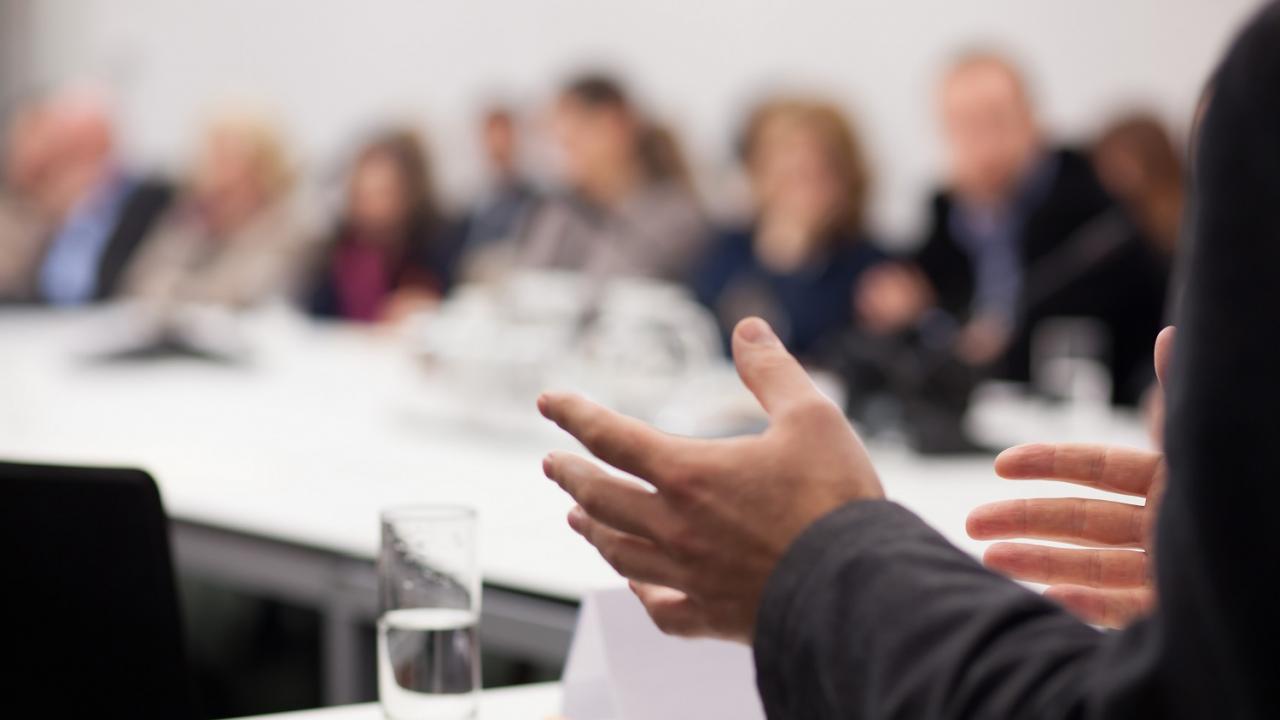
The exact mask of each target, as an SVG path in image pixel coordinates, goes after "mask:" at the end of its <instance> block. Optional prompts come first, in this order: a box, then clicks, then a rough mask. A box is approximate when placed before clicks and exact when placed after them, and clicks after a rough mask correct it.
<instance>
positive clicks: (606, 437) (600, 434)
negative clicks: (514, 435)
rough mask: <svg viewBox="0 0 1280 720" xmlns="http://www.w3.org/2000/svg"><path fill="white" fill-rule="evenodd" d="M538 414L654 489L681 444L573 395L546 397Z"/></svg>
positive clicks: (544, 395) (561, 394)
mask: <svg viewBox="0 0 1280 720" xmlns="http://www.w3.org/2000/svg"><path fill="white" fill-rule="evenodd" d="M538 410H539V411H540V412H541V413H542V415H543V416H544V417H546V418H547V419H548V420H551V421H552V422H554V423H555V424H557V425H559V426H560V427H561V428H563V429H564V430H565V432H568V433H569V434H570V435H572V436H574V437H575V438H577V439H578V441H579V442H581V443H582V444H583V446H585V447H586V448H587V450H589V451H590V452H591V454H592V455H595V456H596V457H598V458H600V459H601V460H603V461H605V462H607V463H609V464H610V465H612V466H614V467H616V468H618V469H620V470H623V471H625V472H629V473H631V474H633V475H636V476H638V477H641V478H644V479H645V480H647V481H649V482H651V483H653V484H654V485H655V486H656V485H659V484H660V482H661V478H660V472H659V466H660V464H661V459H662V458H666V457H669V456H670V455H671V454H672V453H673V452H675V450H676V448H677V446H678V445H679V443H680V440H681V439H680V438H676V437H672V436H670V435H666V434H664V433H661V432H659V431H658V430H655V429H654V428H652V427H650V426H649V425H646V424H645V423H643V422H640V421H639V420H636V419H635V418H630V417H627V416H625V415H622V414H621V413H617V412H614V411H612V410H610V409H608V408H606V407H604V406H602V405H599V404H597V403H594V402H591V401H590V400H587V399H586V398H584V397H582V396H580V395H575V394H573V393H555V392H548V393H543V394H542V395H541V396H540V397H539V398H538Z"/></svg>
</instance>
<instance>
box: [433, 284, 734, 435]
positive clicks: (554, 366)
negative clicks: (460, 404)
mask: <svg viewBox="0 0 1280 720" xmlns="http://www.w3.org/2000/svg"><path fill="white" fill-rule="evenodd" d="M718 343H719V340H718V335H717V331H716V327H715V320H714V319H713V318H712V317H711V316H710V315H709V314H708V313H707V311H706V310H705V309H704V308H703V307H702V306H701V305H699V304H698V303H697V302H696V301H695V300H694V299H693V298H692V296H690V295H689V294H688V293H686V292H685V291H684V290H683V289H682V288H680V287H678V286H675V285H671V284H668V283H663V282H660V281H653V280H638V279H622V278H612V279H609V280H608V281H607V282H602V281H601V279H599V278H594V277H591V276H586V275H579V274H574V273H563V272H525V273H520V274H517V275H515V276H513V277H512V278H510V279H509V280H508V281H507V282H505V283H503V284H501V285H497V286H480V285H475V286H466V287H463V288H459V289H458V291H457V292H455V294H454V295H453V296H452V297H451V298H450V299H449V300H448V301H446V302H445V303H444V304H443V305H442V306H441V307H440V310H439V312H438V313H437V314H436V315H435V316H434V317H433V318H431V319H430V321H429V322H426V323H424V324H423V326H422V335H421V341H420V343H419V345H418V347H419V349H420V350H421V351H422V352H423V354H424V355H425V356H426V357H427V358H429V359H430V361H431V362H432V364H433V365H434V366H435V368H436V370H437V371H438V372H439V373H440V375H441V377H442V378H443V379H444V381H445V384H446V385H447V386H449V387H450V388H451V390H452V391H453V392H455V393H456V394H458V395H460V396H463V397H465V398H467V404H469V405H472V406H476V405H485V406H501V407H504V408H519V409H520V410H523V411H527V410H528V408H530V407H532V403H533V400H534V398H535V397H536V396H537V394H538V393H540V392H542V391H543V390H546V389H548V388H556V389H570V390H576V391H579V392H583V393H586V394H589V395H591V396H592V397H594V398H596V399H597V400H599V401H601V402H603V403H606V404H609V405H611V406H612V407H615V408H617V409H618V410H620V411H622V412H626V413H628V414H632V415H635V416H637V417H640V418H642V419H646V420H652V419H653V418H654V417H655V416H656V415H657V414H658V413H659V412H660V410H661V408H662V407H663V405H664V404H665V403H667V402H668V401H669V400H670V399H671V398H672V397H674V396H675V395H676V394H677V393H678V392H679V390H680V388H681V386H682V385H683V384H684V383H686V382H687V381H688V380H689V378H691V377H693V376H695V375H697V374H700V373H705V372H707V371H708V370H709V369H712V368H715V367H718V366H719V365H723V360H722V359H721V356H720V350H719V344H718ZM479 412H484V410H483V409H480V410H479Z"/></svg>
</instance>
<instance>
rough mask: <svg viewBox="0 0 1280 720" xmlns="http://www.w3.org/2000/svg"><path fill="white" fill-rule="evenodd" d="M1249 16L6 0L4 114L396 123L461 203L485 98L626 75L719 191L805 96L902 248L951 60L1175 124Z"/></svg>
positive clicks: (996, 8)
mask: <svg viewBox="0 0 1280 720" xmlns="http://www.w3.org/2000/svg"><path fill="white" fill-rule="evenodd" d="M1256 5H1257V3H1256V2H1253V1H1252V0H1222V1H1221V2H1212V3H1204V2H1194V1H1193V0H1172V1H1161V0H1132V1H1130V2H1124V3H1110V2H1105V1H1104V0H1082V1H1081V2H1078V3H1070V4H1067V5H1063V4H1057V3H1047V2H1036V3H1025V2H1016V1H1015V0H975V1H974V2H965V3H960V4H957V3H951V2H945V1H943V0H936V1H932V0H914V1H913V2H907V3H881V2H869V1H864V0H858V1H857V2H823V1H820V0H804V1H803V2H799V3H792V4H788V5H787V6H785V7H784V6H782V5H779V4H778V3H772V2H767V1H764V0H761V1H756V0H749V1H748V2H730V1H729V0H713V1H712V2H707V3H699V4H698V6H697V7H689V5H688V3H682V2H676V1H674V0H671V1H667V0H656V1H654V2H642V3H640V2H591V1H590V0H550V1H546V2H534V3H516V2H508V1H506V0H479V1H477V2H468V3H438V2H427V3H423V2H412V1H411V0H404V1H394V0H393V1H386V0H384V1H383V2H379V3H378V4H377V6H376V7H375V8H372V9H371V8H369V7H368V6H367V4H365V3H361V2H356V1H355V0H338V1H336V2H327V3H324V4H323V5H316V4H314V3H308V2H305V1H304V0H276V1H275V2H269V3H260V2H252V0H232V1H231V2H219V3H206V2H184V3H171V2H163V0H121V1H115V2H112V1H111V0H90V1H88V2H76V1H74V0H52V1H44V2H40V1H37V0H6V2H5V3H4V4H3V6H4V13H5V16H4V22H3V23H2V24H0V33H3V52H4V53H5V63H4V73H5V76H4V77H5V82H6V85H5V87H6V96H5V97H4V98H3V99H0V102H4V103H6V104H11V103H12V102H13V100H14V95H15V93H18V94H20V93H22V92H23V91H24V90H33V89H39V88H45V87H50V86H54V85H57V84H59V83H61V82H65V81H68V80H85V79H89V80H93V81H98V82H101V83H103V84H105V86H106V87H107V88H109V89H110V91H111V92H112V93H113V95H114V97H115V100H116V102H117V106H118V112H119V116H120V119H121V131H122V137H123V140H124V143H125V146H126V147H127V148H128V152H129V153H130V154H131V156H133V157H136V158H137V160H138V161H139V162H142V163H146V164H149V165H152V164H154V165H157V166H160V167H176V166H177V164H178V163H180V162H181V160H182V158H183V157H185V153H186V150H187V148H188V147H189V145H190V143H191V141H192V135H193V132H194V128H196V127H198V126H199V120H200V119H201V118H202V117H203V114H205V113H207V112H208V111H209V110H210V108H211V107H214V106H216V104H217V103H219V102H221V101H225V100H228V99H240V100H243V99H251V100H254V101H260V102H262V101H269V102H270V103H271V105H272V106H273V109H274V110H275V111H276V112H278V113H279V117H280V119H281V120H282V122H283V123H284V124H285V125H286V126H287V127H288V128H289V132H290V138H291V140H292V141H293V142H294V143H295V144H296V146H297V148H298V151H299V152H300V153H301V154H302V157H303V158H304V159H305V161H306V163H307V164H308V166H309V167H311V168H312V169H315V170H321V169H324V168H326V167H330V166H331V165H332V164H333V163H334V162H336V160H337V159H338V158H339V157H341V153H342V152H343V151H344V150H345V149H347V148H348V147H349V146H350V144H351V143H352V142H353V138H354V137H357V136H358V134H359V133H361V132H364V131H366V130H367V129H368V128H370V127H371V126H376V125H379V124H381V123H384V122H386V121H387V119H388V118H393V119H406V120H409V121H412V122H415V123H421V124H422V125H424V126H425V127H426V128H427V129H428V130H429V131H430V139H431V141H432V147H433V149H434V150H435V152H436V154H437V156H438V159H439V166H440V171H441V172H440V177H441V184H442V186H443V187H444V188H445V189H447V191H448V192H449V194H450V197H451V198H452V199H453V200H454V201H455V202H462V201H465V199H466V198H467V197H468V194H469V193H471V192H474V191H475V190H476V189H477V188H479V187H481V185H482V183H483V173H482V171H481V167H480V165H479V163H478V162H477V159H478V151H477V149H476V147H475V133H474V132H473V125H474V120H475V117H474V116H475V113H476V112H477V111H478V110H479V109H480V108H482V107H483V106H484V105H485V104H486V103H489V102H492V101H495V100H502V101H511V102H514V103H518V104H520V105H522V106H527V107H528V108H529V109H533V108H536V107H537V106H538V103H539V102H541V101H544V100H546V99H547V97H548V96H549V95H550V94H551V92H552V91H553V90H554V88H555V87H556V85H557V83H558V81H560V80H561V79H563V78H565V77H567V76H568V75H569V74H570V73H572V72H576V71H579V70H583V69H588V68H597V67H601V68H604V69H607V70H610V71H613V72H616V73H617V74H618V75H620V76H621V77H622V78H623V79H624V80H626V81H628V82H629V83H630V84H631V86H632V89H633V91H634V92H635V93H636V94H637V96H638V97H639V98H642V99H643V101H644V102H645V104H646V107H649V108H651V110H652V112H654V113H655V114H656V115H657V116H658V117H661V118H662V119H663V120H664V121H665V122H667V123H669V124H670V125H671V126H672V127H673V128H674V129H675V130H676V131H677V132H678V133H679V134H680V135H681V137H682V138H683V139H684V141H685V142H686V145H687V148H688V152H689V156H690V160H691V164H692V166H693V167H694V168H695V170H696V172H697V175H698V177H699V178H700V180H701V181H703V182H705V183H707V184H708V188H707V189H708V191H709V192H712V193H713V194H718V193H717V192H716V189H715V188H714V186H713V185H712V183H714V182H715V181H717V180H718V179H719V178H720V175H721V174H723V173H725V172H726V171H729V170H731V169H732V168H733V165H734V163H733V156H732V148H733V143H732V139H733V131H734V129H735V128H736V127H737V126H738V124H739V123H740V120H741V117H742V115H743V113H744V112H745V110H746V109H747V107H748V106H749V105H750V104H751V103H752V102H754V101H755V100H757V99H759V97H760V96H762V95H763V94H765V93H767V92H769V91H772V90H777V89H802V90H813V91H816V92H820V93H822V94H824V95H827V96H830V97H831V98H833V99H834V100H836V101H838V102H839V104H840V105H842V106H843V107H846V108H848V109H849V110H850V111H851V112H854V113H856V117H857V120H858V122H859V125H860V126H861V129H862V131H863V133H864V135H865V139H866V144H867V146H868V148H869V150H870V155H871V159H872V162H873V163H874V165H875V167H876V170H877V187H878V192H877V193H876V198H875V217H876V219H877V221H879V222H881V223H883V224H884V227H885V229H886V230H889V231H892V232H891V237H898V236H899V235H900V234H903V233H908V232H910V231H912V230H915V229H918V226H919V225H920V224H921V222H922V221H921V219H920V218H919V217H918V215H919V204H920V198H921V197H922V195H923V194H924V193H925V192H926V191H927V190H928V188H929V187H930V185H931V183H932V182H933V180H934V179H935V176H936V175H937V173H938V172H939V171H940V169H941V163H942V148H941V144H940V141H939V139H938V133H937V124H936V121H935V118H934V113H933V101H934V97H933V92H932V90H933V87H934V85H935V84H936V82H937V80H938V77H939V74H940V73H941V70H942V68H943V66H944V65H945V63H946V62H947V61H948V60H950V59H952V58H953V57H954V56H955V55H956V54H958V53H959V52H961V51H962V50H964V49H967V48H970V47H974V46H980V45H988V44H991V45H994V46H995V47H998V48H1001V49H1003V50H1006V51H1008V52H1009V53H1010V54H1012V55H1013V56H1014V57H1016V58H1018V59H1019V60H1020V61H1022V62H1023V64H1024V65H1025V67H1026V71H1027V73H1028V75H1029V76H1030V78H1031V79H1032V81H1033V82H1034V87H1035V92H1036V96H1037V99H1038V101H1039V104H1040V107H1041V109H1042V113H1043V117H1044V119H1045V121H1046V123H1047V124H1048V125H1049V126H1050V127H1051V128H1052V129H1053V130H1054V131H1055V132H1056V133H1058V134H1060V135H1063V136H1065V137H1071V138H1084V137H1087V136H1088V135H1089V134H1090V133H1093V132H1096V131H1097V130H1099V129H1100V128H1101V127H1102V125H1103V124H1104V123H1105V122H1106V121H1107V120H1108V119H1109V118H1111V117H1112V116H1113V115H1115V114H1116V113H1118V112H1121V111H1124V110H1129V109H1132V108H1134V107H1137V106H1141V107H1148V108H1151V109H1152V110H1155V111H1156V112H1158V113H1159V114H1160V116H1161V117H1162V118H1163V119H1165V120H1166V121H1167V122H1169V123H1170V124H1171V126H1172V127H1173V128H1174V129H1175V130H1176V131H1178V132H1184V131H1185V130H1186V128H1187V125H1188V118H1189V108H1191V107H1192V106H1193V105H1194V103H1195V101H1196V98H1197V95H1198V93H1199V90H1200V88H1199V85H1200V81H1201V79H1202V78H1203V77H1204V76H1205V74H1206V73H1207V71H1208V70H1209V68H1210V66H1211V64H1212V63H1213V61H1214V59H1215V58H1216V54H1217V52H1218V51H1219V50H1220V49H1221V47H1222V45H1223V43H1224V41H1225V40H1226V39H1227V37H1228V36H1229V34H1230V33H1231V32H1232V31H1233V29H1234V28H1235V27H1236V24H1237V23H1238V22H1239V21H1240V18H1241V17H1243V16H1244V14H1245V13H1247V12H1248V11H1249V9H1250V8H1252V7H1254V6H1256Z"/></svg>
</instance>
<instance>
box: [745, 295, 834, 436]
mask: <svg viewBox="0 0 1280 720" xmlns="http://www.w3.org/2000/svg"><path fill="white" fill-rule="evenodd" d="M733 364H734V365H736V366H737V368H738V376H739V377H741V378H742V382H743V383H744V384H745V385H746V386H747V389H749V390H750V391H751V393H752V394H753V395H755V396H756V399H757V400H759V401H760V405H761V406H762V407H764V411H765V412H766V413H768V414H769V415H776V414H778V413H779V412H781V411H783V410H785V409H786V408H788V407H791V406H794V405H795V404H796V403H799V402H801V401H804V400H809V399H811V398H812V397H814V396H817V395H819V393H818V389H817V388H816V387H814V385H813V381H812V380H810V379H809V375H808V373H806V372H805V371H804V368H802V367H800V363H799V362H797V361H796V359H795V358H794V357H792V355H791V353H789V352H787V349H786V348H785V347H783V346H782V341H781V340H779V339H778V336H777V335H775V334H774V333H773V330H772V329H770V327H769V324H768V323H766V322H765V321H764V320H761V319H760V318H755V317H752V318H747V319H746V320H743V321H742V322H740V323H738V326H737V327H736V328H734V330H733Z"/></svg>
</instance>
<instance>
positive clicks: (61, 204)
mask: <svg viewBox="0 0 1280 720" xmlns="http://www.w3.org/2000/svg"><path fill="white" fill-rule="evenodd" d="M47 115H48V117H47V122H48V124H49V127H48V132H49V142H50V146H51V152H50V157H49V158H48V161H47V162H48V166H47V168H45V171H44V172H43V174H42V177H41V179H40V181H39V183H38V187H37V188H36V189H35V192H34V193H33V194H34V195H35V204H36V205H37V207H38V209H39V212H40V214H41V215H42V216H43V217H44V218H45V220H46V221H47V222H48V224H49V225H50V227H51V228H52V229H51V231H50V233H49V235H48V237H47V242H46V246H45V249H44V253H43V256H42V258H41V260H40V262H39V264H38V267H37V268H36V270H35V283H34V284H35V290H36V292H35V294H36V296H37V297H38V299H40V300H41V301H43V302H45V303H48V304H50V305H58V306H73V305H82V304H85V303H90V302H95V301H98V300H103V299H106V298H108V297H110V296H112V295H114V294H115V293H116V292H117V291H118V290H119V287H118V286H119V284H120V279H121V276H122V275H123V273H124V271H125V268H126V267H127V266H128V264H129V262H130V260H131V258H132V256H133V254H134V251H135V250H136V249H137V248H138V246H139V245H140V244H141V243H142V241H143V240H145V239H146V237H147V236H148V235H149V233H150V231H151V229H152V228H153V226H154V225H155V222H156V220H157V219H158V218H159V216H160V214H161V213H162V212H163V210H164V209H165V207H167V206H168V204H169V200H170V196H171V194H172V189H171V188H170V187H169V186H168V184H167V183H163V182H159V181H153V180H143V179H139V178H136V177H134V176H132V175H130V174H129V173H127V172H125V171H124V170H123V169H122V168H121V166H120V164H119V163H118V161H117V158H116V155H115V137H114V128H113V127H112V123H111V117H110V109H109V107H108V106H107V104H106V102H105V101H104V100H103V99H102V98H100V97H98V96H97V95H95V94H93V93H91V92H88V91H80V90H69V91H66V92H64V93H63V94H62V95H59V96H55V97H54V98H52V99H50V100H49V101H48V106H47Z"/></svg>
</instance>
